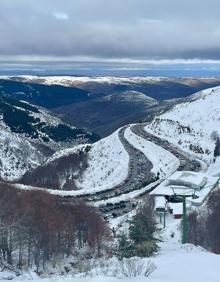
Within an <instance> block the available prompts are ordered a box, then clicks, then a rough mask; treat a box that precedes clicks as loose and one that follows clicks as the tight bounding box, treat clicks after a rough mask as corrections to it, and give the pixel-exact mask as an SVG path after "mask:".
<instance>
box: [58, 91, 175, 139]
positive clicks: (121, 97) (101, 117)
mask: <svg viewBox="0 0 220 282" xmlns="http://www.w3.org/2000/svg"><path fill="white" fill-rule="evenodd" d="M172 105H173V103H172V102H171V103H168V102H163V101H162V102H159V101H157V100H156V99H153V98H151V97H148V96H146V95H145V94H143V93H141V92H137V91H123V92H122V91H121V92H114V93H113V94H109V95H106V96H103V97H100V98H96V99H92V100H90V101H89V102H84V103H77V104H71V105H67V106H62V107H59V108H55V109H53V111H54V112H55V113H57V114H58V115H60V116H62V117H64V118H65V120H67V121H68V122H70V123H71V122H73V121H74V123H75V124H76V125H77V126H83V127H85V128H92V129H93V131H94V132H97V133H98V134H99V135H100V136H107V135H108V134H109V133H112V132H113V131H114V130H115V129H117V128H118V127H120V126H121V125H125V124H128V123H133V122H138V121H141V120H143V119H145V118H146V114H147V115H148V118H149V119H150V120H151V119H152V116H154V115H155V113H158V112H163V111H164V110H166V109H168V108H169V107H170V106H172Z"/></svg>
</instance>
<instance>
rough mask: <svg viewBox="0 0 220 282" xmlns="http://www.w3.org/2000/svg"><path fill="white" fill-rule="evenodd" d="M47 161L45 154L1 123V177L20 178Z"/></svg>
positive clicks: (7, 179)
mask: <svg viewBox="0 0 220 282" xmlns="http://www.w3.org/2000/svg"><path fill="white" fill-rule="evenodd" d="M44 161H45V156H43V155H42V154H41V153H40V152H39V151H38V150H36V148H35V147H34V146H33V145H32V144H31V143H30V142H29V140H27V139H25V138H22V137H21V136H19V134H14V133H12V132H11V131H10V130H9V129H8V128H6V127H5V126H4V125H3V123H2V124H1V123H0V177H1V178H2V179H4V180H6V181H12V180H16V179H19V178H20V177H21V176H22V175H23V174H24V173H25V172H26V171H27V170H30V169H34V168H36V167H37V166H39V165H40V164H41V163H42V162H44Z"/></svg>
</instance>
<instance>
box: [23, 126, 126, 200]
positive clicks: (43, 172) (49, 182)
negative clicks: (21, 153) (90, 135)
mask: <svg viewBox="0 0 220 282" xmlns="http://www.w3.org/2000/svg"><path fill="white" fill-rule="evenodd" d="M77 162H78V164H77ZM128 165H129V156H128V154H127V152H126V151H125V149H124V147H123V145H122V144H121V142H120V139H119V136H118V130H117V131H116V132H114V133H113V134H111V135H110V136H108V137H106V138H104V139H102V140H100V141H98V142H96V143H94V144H92V145H87V144H85V145H78V146H75V147H74V148H68V149H64V150H60V151H57V152H56V153H55V154H54V155H52V156H51V157H50V158H49V159H48V160H47V162H46V163H45V164H44V165H43V166H41V167H39V168H37V169H36V170H34V171H33V172H30V173H28V175H25V177H24V178H23V181H22V183H24V184H27V185H32V186H39V187H49V188H50V187H53V189H64V190H78V191H71V195H79V194H83V193H87V192H95V191H100V190H106V189H110V188H112V187H113V186H115V185H117V184H120V183H121V182H123V180H125V178H126V177H127V174H128ZM53 174H54V176H53ZM51 177H52V179H51ZM55 179H56V180H55ZM70 181H71V182H72V184H71V185H70V186H69V185H68V189H65V186H66V185H67V183H68V182H70ZM71 187H72V188H71ZM73 187H74V188H73ZM67 193H69V192H67ZM67 193H66V192H64V194H65V195H66V194H67Z"/></svg>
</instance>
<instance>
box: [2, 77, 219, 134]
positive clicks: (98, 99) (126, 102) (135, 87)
mask: <svg viewBox="0 0 220 282" xmlns="http://www.w3.org/2000/svg"><path fill="white" fill-rule="evenodd" d="M2 78H4V80H0V95H7V96H9V97H13V98H15V99H22V100H25V101H28V102H31V103H34V104H36V105H40V106H44V107H46V108H49V109H50V110H52V111H53V112H55V113H56V114H58V115H59V116H60V117H61V118H62V119H64V120H65V121H66V122H68V123H71V124H73V125H74V126H77V127H85V128H88V129H89V130H90V131H92V132H96V133H97V134H98V135H100V136H102V137H105V136H107V135H109V134H110V133H112V132H114V131H115V130H116V129H117V128H119V127H121V126H123V125H126V124H129V123H134V122H138V121H142V120H146V121H151V120H152V119H153V118H154V116H155V115H158V114H161V113H163V112H164V111H166V110H168V109H169V108H170V107H172V106H173V105H175V104H177V103H179V102H181V101H182V99H183V98H186V97H188V96H189V95H191V94H193V93H195V92H197V91H199V90H202V89H205V88H210V87H214V86H218V85H220V79H219V78H190V77H189V78H168V77H74V76H45V77H38V76H14V77H2ZM150 98H151V99H153V100H150ZM152 101H154V102H153V103H152Z"/></svg>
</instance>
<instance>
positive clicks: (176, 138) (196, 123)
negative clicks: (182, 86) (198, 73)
mask: <svg viewBox="0 0 220 282" xmlns="http://www.w3.org/2000/svg"><path fill="white" fill-rule="evenodd" d="M189 100H191V101H189V102H186V103H183V104H179V105H177V106H175V107H174V108H172V109H171V110H170V111H168V112H166V113H164V114H162V115H161V116H159V117H156V118H155V119H154V120H153V121H152V122H151V123H150V124H148V125H147V126H146V130H147V131H149V132H151V133H153V134H155V135H157V136H159V137H161V138H164V139H167V140H168V141H170V142H171V143H173V144H175V145H178V146H180V147H181V148H182V149H183V150H185V151H186V152H190V153H191V154H194V155H196V156H197V157H200V158H202V159H204V160H207V161H208V162H211V160H212V159H213V153H214V148H215V140H214V139H213V132H215V131H216V132H217V133H218V135H220V87H216V88H213V89H206V90H204V91H200V92H198V93H196V94H194V95H192V96H191V97H190V99H189Z"/></svg>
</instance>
